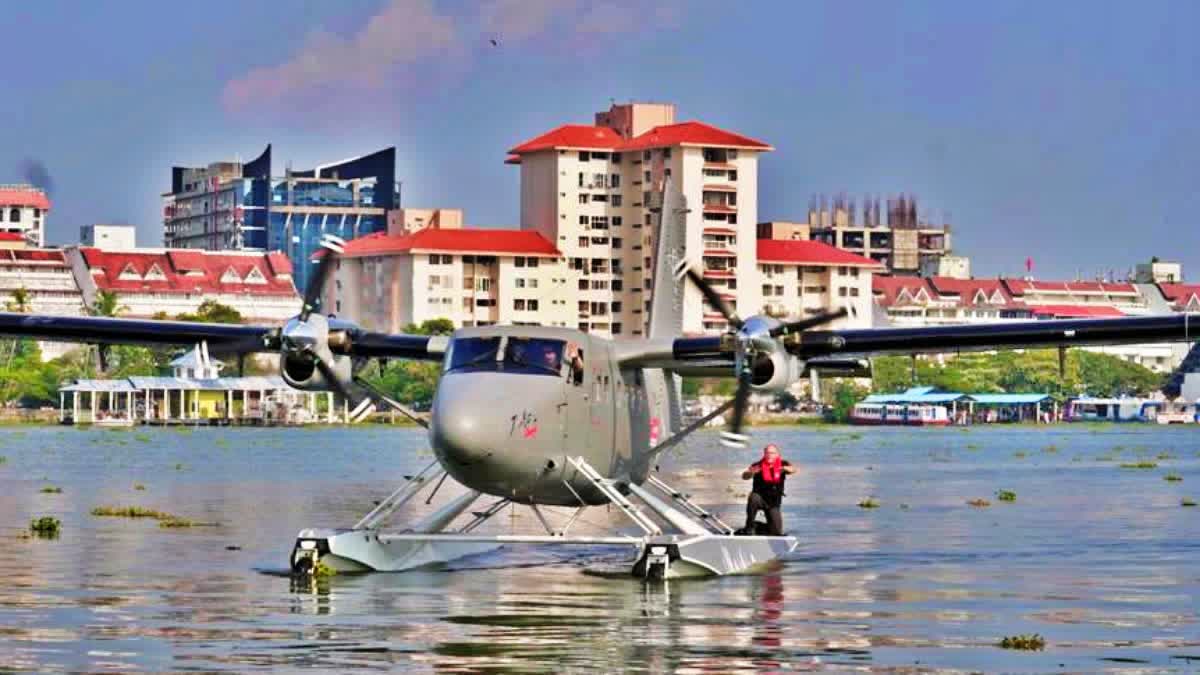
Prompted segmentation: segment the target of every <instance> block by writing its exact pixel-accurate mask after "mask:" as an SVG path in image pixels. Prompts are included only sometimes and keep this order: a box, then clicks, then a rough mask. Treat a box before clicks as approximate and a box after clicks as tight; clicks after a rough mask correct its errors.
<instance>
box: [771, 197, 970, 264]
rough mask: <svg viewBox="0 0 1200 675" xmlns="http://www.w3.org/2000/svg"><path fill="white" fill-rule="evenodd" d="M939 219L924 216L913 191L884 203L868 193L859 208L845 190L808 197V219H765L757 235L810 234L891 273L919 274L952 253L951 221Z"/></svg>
mask: <svg viewBox="0 0 1200 675" xmlns="http://www.w3.org/2000/svg"><path fill="white" fill-rule="evenodd" d="M885 205H886V211H885V210H884V207H885ZM885 215H886V219H885V217H884V216H885ZM941 220H942V221H943V222H942V223H941V224H937V223H935V222H933V219H931V218H929V217H928V216H923V215H922V213H921V210H920V207H919V205H918V203H917V198H916V197H915V196H913V195H904V194H901V195H899V196H896V197H889V198H888V199H887V200H886V203H885V200H883V199H881V198H880V197H874V196H870V195H868V196H866V197H864V198H863V200H862V205H861V207H860V206H859V205H858V204H856V203H855V200H854V198H853V197H847V196H846V195H845V194H840V195H835V196H833V197H829V196H828V195H816V196H814V197H813V198H812V200H811V201H810V202H809V207H808V222H807V223H803V224H797V223H762V224H760V225H759V233H758V236H759V238H760V239H778V238H788V239H793V238H811V239H814V240H816V241H821V242H824V243H826V244H829V245H831V246H836V247H838V248H841V249H845V250H847V251H850V252H851V253H856V254H858V255H861V256H864V257H867V258H871V259H872V260H875V261H877V262H879V263H880V264H882V265H883V266H884V268H885V269H886V270H887V272H888V273H892V274H917V273H919V272H920V270H921V268H922V264H924V265H926V266H928V265H929V264H930V263H931V261H932V262H934V263H936V261H937V260H938V259H940V258H942V257H943V256H946V255H948V254H949V253H950V252H951V246H950V225H949V224H948V223H946V222H944V221H945V220H947V219H946V218H942V219H941ZM805 230H807V237H804V236H803V232H804V231H805Z"/></svg>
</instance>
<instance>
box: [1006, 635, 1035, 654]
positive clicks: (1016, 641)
mask: <svg viewBox="0 0 1200 675" xmlns="http://www.w3.org/2000/svg"><path fill="white" fill-rule="evenodd" d="M1000 648H1001V649H1020V650H1024V651H1041V650H1043V649H1045V648H1046V639H1045V638H1043V637H1042V636H1041V635H1038V634H1037V633H1030V634H1029V635H1008V636H1005V637H1004V639H1002V640H1000Z"/></svg>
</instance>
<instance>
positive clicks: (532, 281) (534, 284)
mask: <svg viewBox="0 0 1200 675" xmlns="http://www.w3.org/2000/svg"><path fill="white" fill-rule="evenodd" d="M525 283H526V285H527V286H529V288H537V279H529V280H527V281H526V282H525Z"/></svg>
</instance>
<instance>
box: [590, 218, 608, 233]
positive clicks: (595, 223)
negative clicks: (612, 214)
mask: <svg viewBox="0 0 1200 675" xmlns="http://www.w3.org/2000/svg"><path fill="white" fill-rule="evenodd" d="M592 229H593V230H607V229H608V216H592Z"/></svg>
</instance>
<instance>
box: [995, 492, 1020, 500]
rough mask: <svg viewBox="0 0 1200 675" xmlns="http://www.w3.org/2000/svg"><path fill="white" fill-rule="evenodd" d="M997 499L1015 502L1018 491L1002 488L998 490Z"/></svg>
mask: <svg viewBox="0 0 1200 675" xmlns="http://www.w3.org/2000/svg"><path fill="white" fill-rule="evenodd" d="M996 499H999V500H1000V501H1002V502H1015V501H1017V493H1015V492H1013V491H1012V490H1000V491H998V492H996Z"/></svg>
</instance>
